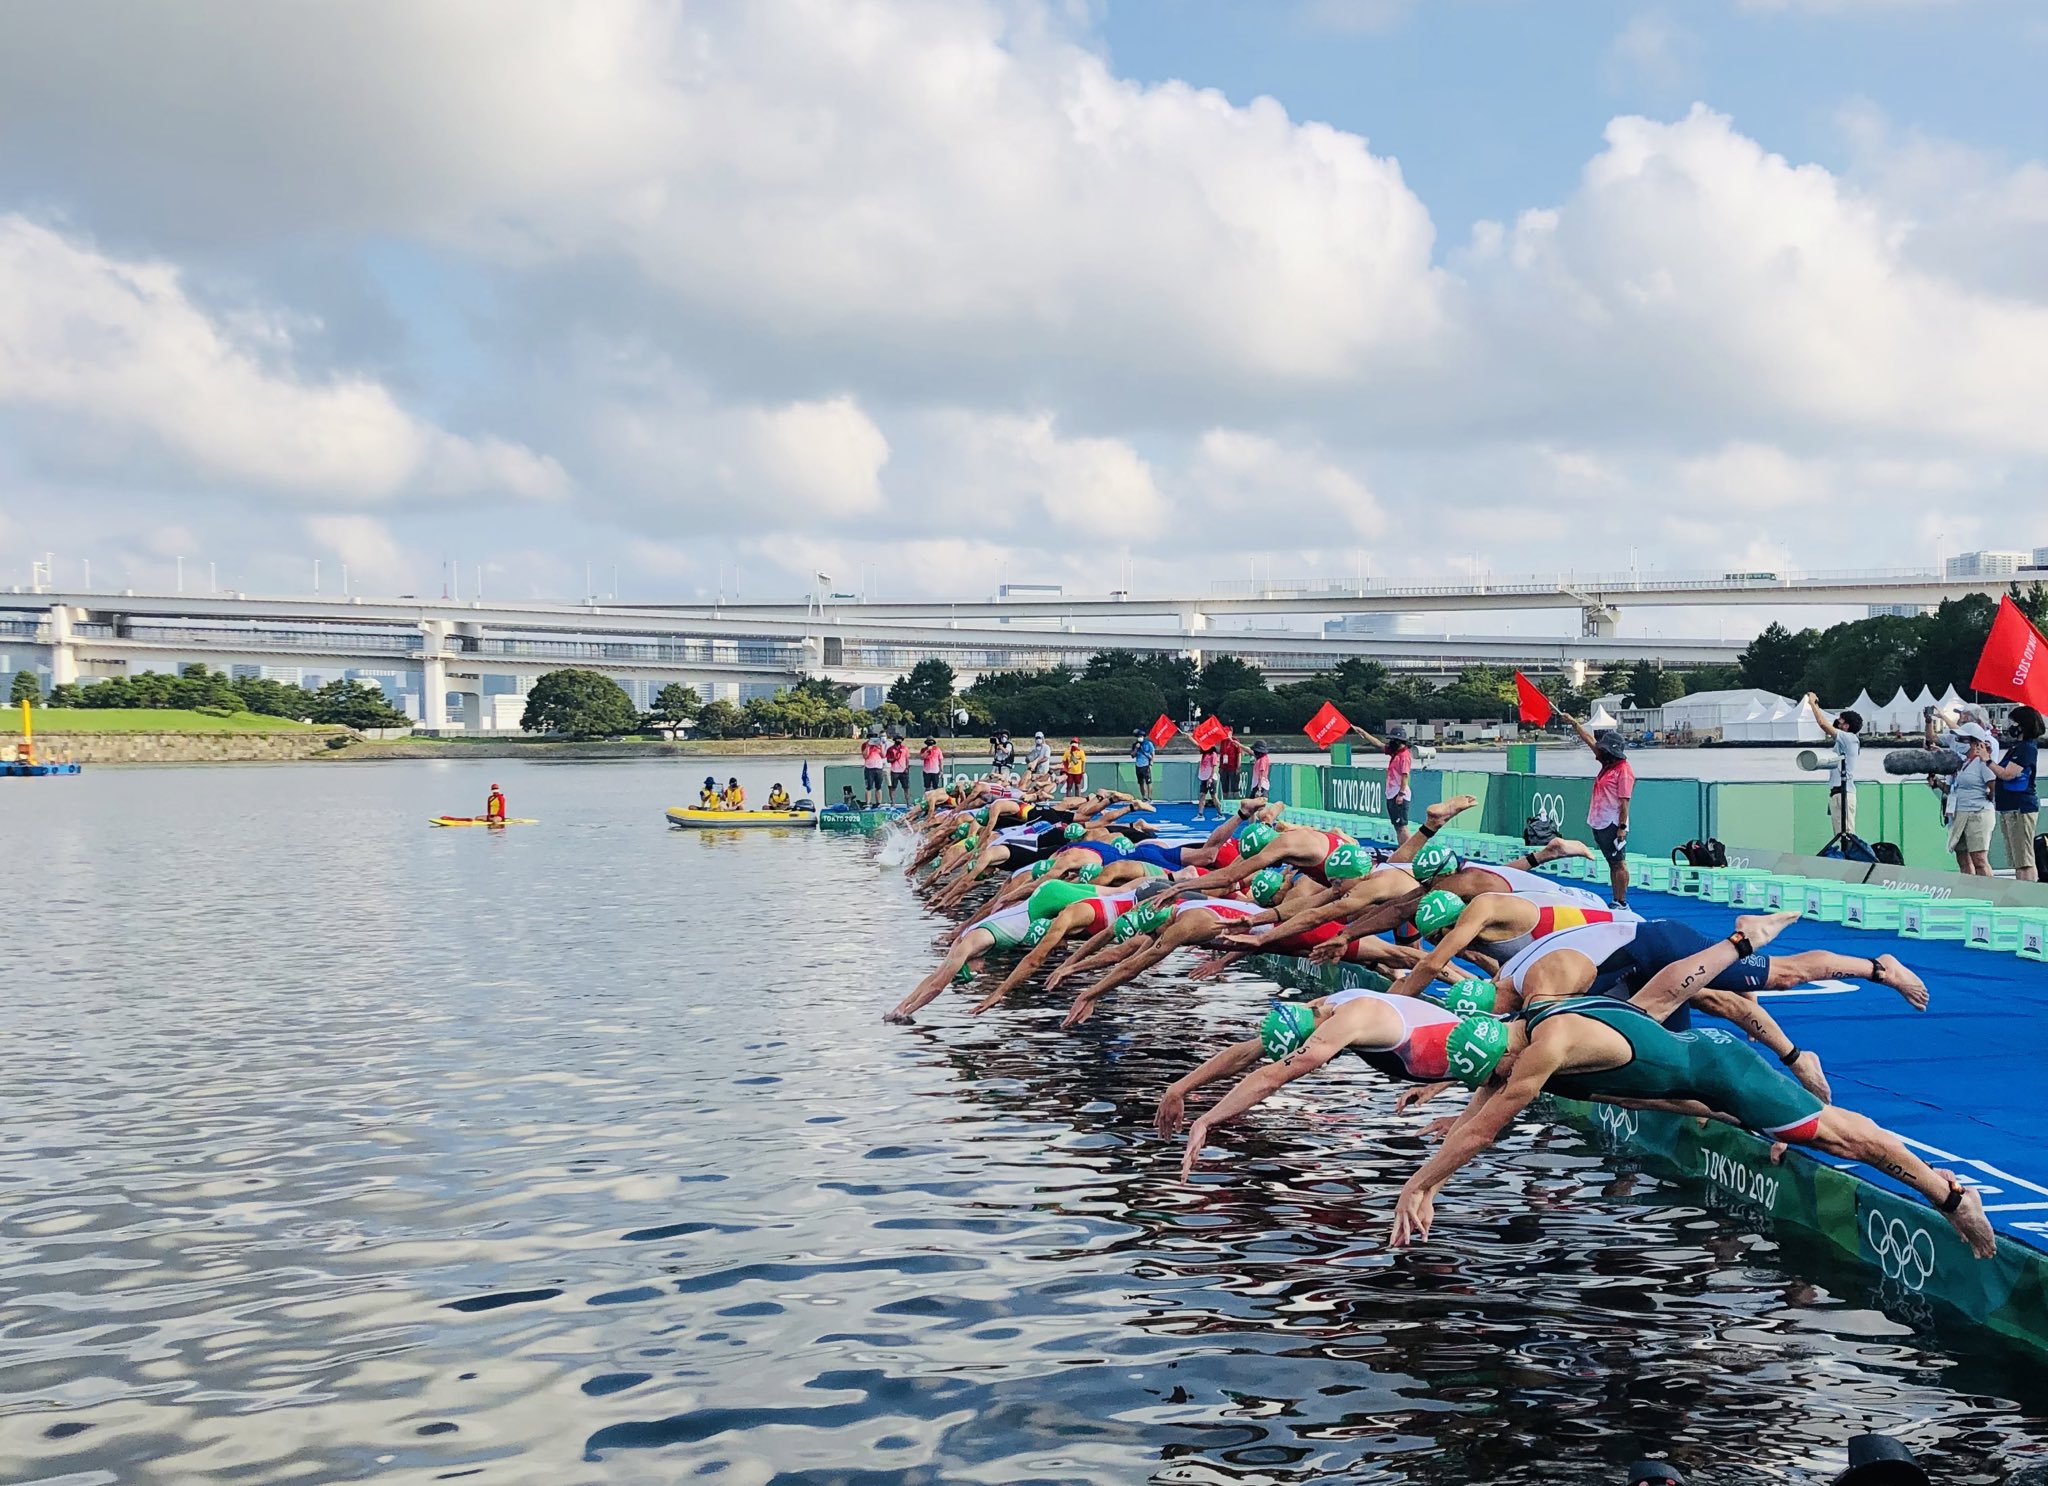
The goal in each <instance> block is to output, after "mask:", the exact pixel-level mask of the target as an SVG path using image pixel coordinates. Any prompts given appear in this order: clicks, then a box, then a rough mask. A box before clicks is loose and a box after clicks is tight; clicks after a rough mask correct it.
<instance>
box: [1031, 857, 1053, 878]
mask: <svg viewBox="0 0 2048 1486" xmlns="http://www.w3.org/2000/svg"><path fill="white" fill-rule="evenodd" d="M1051 870H1052V858H1051V857H1047V858H1046V859H1045V860H1044V861H1042V862H1033V863H1032V864H1031V879H1032V881H1034V882H1036V881H1037V880H1038V879H1039V878H1041V877H1043V876H1045V874H1046V873H1048V872H1050V871H1051Z"/></svg>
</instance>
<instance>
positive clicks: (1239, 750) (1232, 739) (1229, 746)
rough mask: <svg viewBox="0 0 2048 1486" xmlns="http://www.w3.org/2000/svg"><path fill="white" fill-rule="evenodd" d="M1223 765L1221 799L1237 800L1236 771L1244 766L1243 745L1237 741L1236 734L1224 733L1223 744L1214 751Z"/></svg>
mask: <svg viewBox="0 0 2048 1486" xmlns="http://www.w3.org/2000/svg"><path fill="white" fill-rule="evenodd" d="M1216 751H1217V753H1218V755H1220V759H1221V762H1222V765H1223V798H1225V799H1226V800H1234V799H1236V798H1237V786H1238V777H1237V776H1238V770H1240V769H1241V768H1243V766H1244V745H1243V744H1242V743H1239V742H1238V741H1237V734H1236V733H1225V734H1224V735H1223V743H1222V745H1221V746H1220V747H1219V748H1218V749H1217V750H1216Z"/></svg>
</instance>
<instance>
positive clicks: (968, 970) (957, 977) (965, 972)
mask: <svg viewBox="0 0 2048 1486" xmlns="http://www.w3.org/2000/svg"><path fill="white" fill-rule="evenodd" d="M972 979H974V967H973V966H972V965H962V966H961V967H960V968H959V969H958V970H955V971H954V972H953V984H954V985H956V986H964V985H966V984H967V982H968V981H970V980H972Z"/></svg>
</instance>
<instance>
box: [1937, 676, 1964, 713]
mask: <svg viewBox="0 0 2048 1486" xmlns="http://www.w3.org/2000/svg"><path fill="white" fill-rule="evenodd" d="M1935 705H1936V706H1937V707H1944V708H1947V707H1967V706H1969V705H1970V704H1969V703H1968V702H1966V701H1964V700H1963V698H1962V696H1961V695H1960V694H1959V693H1958V692H1957V691H1956V684H1955V682H1953V681H1951V682H1949V684H1948V690H1947V691H1945V692H1943V693H1942V694H1941V700H1940V701H1939V702H1936V703H1935Z"/></svg>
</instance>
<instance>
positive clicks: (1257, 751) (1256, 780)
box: [1251, 743, 1273, 800]
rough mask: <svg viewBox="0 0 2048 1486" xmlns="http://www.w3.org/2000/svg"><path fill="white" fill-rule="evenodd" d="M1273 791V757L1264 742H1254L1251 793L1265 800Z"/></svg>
mask: <svg viewBox="0 0 2048 1486" xmlns="http://www.w3.org/2000/svg"><path fill="white" fill-rule="evenodd" d="M1272 792H1273V758H1272V755H1271V754H1269V753H1268V752H1267V751H1266V745H1265V744H1263V743H1254V744H1252V787H1251V793H1252V794H1253V795H1254V796H1256V797H1257V798H1259V799H1261V800H1263V799H1265V798H1266V796H1267V795H1269V794H1271V793H1272Z"/></svg>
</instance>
